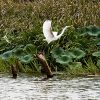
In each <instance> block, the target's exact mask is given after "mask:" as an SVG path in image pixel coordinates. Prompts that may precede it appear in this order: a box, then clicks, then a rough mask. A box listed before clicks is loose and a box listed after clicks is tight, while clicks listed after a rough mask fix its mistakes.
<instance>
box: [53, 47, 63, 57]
mask: <svg viewBox="0 0 100 100" xmlns="http://www.w3.org/2000/svg"><path fill="white" fill-rule="evenodd" d="M51 53H52V56H53V57H54V58H58V57H60V56H61V55H63V54H64V50H63V49H62V48H55V49H53V50H52V51H51Z"/></svg>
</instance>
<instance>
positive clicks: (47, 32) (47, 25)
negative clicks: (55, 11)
mask: <svg viewBox="0 0 100 100" xmlns="http://www.w3.org/2000/svg"><path fill="white" fill-rule="evenodd" d="M69 27H71V26H65V27H64V28H63V29H62V31H61V33H60V34H59V35H58V32H53V31H52V26H51V20H46V21H45V22H44V23H43V34H44V36H45V39H44V40H46V41H47V42H48V44H49V43H50V42H52V41H55V40H58V39H59V38H60V37H61V36H62V35H63V33H64V32H65V30H66V29H67V28H69Z"/></svg>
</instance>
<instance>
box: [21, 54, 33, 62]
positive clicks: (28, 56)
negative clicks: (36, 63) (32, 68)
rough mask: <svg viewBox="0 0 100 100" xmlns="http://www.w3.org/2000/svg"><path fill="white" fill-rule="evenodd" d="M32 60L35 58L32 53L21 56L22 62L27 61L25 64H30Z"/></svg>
mask: <svg viewBox="0 0 100 100" xmlns="http://www.w3.org/2000/svg"><path fill="white" fill-rule="evenodd" d="M32 60H33V57H32V55H30V54H28V55H25V56H22V57H21V58H20V61H21V62H22V63H25V64H28V63H30V62H32Z"/></svg>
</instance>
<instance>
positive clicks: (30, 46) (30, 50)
mask: <svg viewBox="0 0 100 100" xmlns="http://www.w3.org/2000/svg"><path fill="white" fill-rule="evenodd" d="M23 50H24V51H26V52H27V53H31V54H32V53H33V54H34V53H36V47H35V46H34V45H33V44H27V45H26V46H25V47H24V49H23Z"/></svg>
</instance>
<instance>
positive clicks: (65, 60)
mask: <svg viewBox="0 0 100 100" xmlns="http://www.w3.org/2000/svg"><path fill="white" fill-rule="evenodd" d="M56 62H58V63H60V64H68V63H69V62H72V59H71V58H70V57H69V56H67V55H61V56H60V57H59V58H57V59H56Z"/></svg>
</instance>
